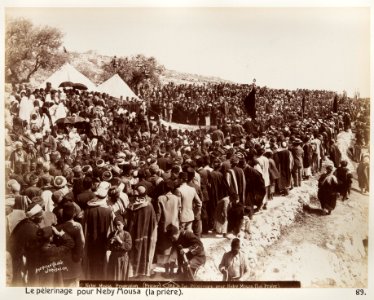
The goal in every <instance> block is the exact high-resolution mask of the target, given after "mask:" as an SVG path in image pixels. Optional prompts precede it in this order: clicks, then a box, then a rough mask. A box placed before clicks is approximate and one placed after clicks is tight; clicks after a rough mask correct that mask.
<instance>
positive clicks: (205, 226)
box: [196, 156, 213, 233]
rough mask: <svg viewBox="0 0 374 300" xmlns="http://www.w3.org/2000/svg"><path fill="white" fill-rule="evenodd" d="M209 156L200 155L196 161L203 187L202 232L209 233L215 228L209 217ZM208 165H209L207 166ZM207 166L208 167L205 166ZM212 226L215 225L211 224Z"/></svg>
mask: <svg viewBox="0 0 374 300" xmlns="http://www.w3.org/2000/svg"><path fill="white" fill-rule="evenodd" d="M208 162H209V161H208V157H206V156H205V157H199V158H198V159H197V161H196V163H197V167H198V170H197V172H198V173H199V175H200V187H201V193H202V197H201V199H202V200H201V201H202V207H201V222H202V232H203V233H207V232H208V230H209V229H211V228H213V227H210V226H209V217H208V205H209V173H210V172H211V171H210V167H209V166H208ZM206 166H207V167H206ZM204 167H206V168H204ZM211 226H213V225H212V224H211Z"/></svg>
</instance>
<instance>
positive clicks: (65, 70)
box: [39, 63, 97, 91]
mask: <svg viewBox="0 0 374 300" xmlns="http://www.w3.org/2000/svg"><path fill="white" fill-rule="evenodd" d="M64 81H71V82H74V83H82V84H84V85H85V86H86V87H87V88H88V90H89V91H96V90H97V88H96V86H95V84H94V83H93V82H92V81H91V80H89V79H88V78H87V77H86V76H84V75H83V74H82V73H81V72H79V71H78V70H77V69H76V68H74V67H73V66H72V65H71V64H69V63H66V64H64V65H63V66H62V67H61V68H60V69H58V70H57V71H56V72H54V73H53V74H52V75H51V76H50V77H49V78H48V79H47V80H45V81H44V82H43V83H42V84H41V85H40V86H39V88H45V87H46V83H47V82H50V83H51V84H52V87H53V88H55V89H57V88H58V86H59V85H60V84H61V83H62V82H64Z"/></svg>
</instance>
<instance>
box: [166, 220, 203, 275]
mask: <svg viewBox="0 0 374 300" xmlns="http://www.w3.org/2000/svg"><path fill="white" fill-rule="evenodd" d="M167 232H168V234H169V236H171V239H172V241H173V247H174V249H175V250H176V251H177V255H178V266H179V267H178V271H179V273H181V275H182V277H183V279H186V280H194V276H195V274H196V271H197V269H198V268H199V267H200V266H202V265H203V264H205V261H206V257H205V252H204V246H203V243H202V242H201V240H200V239H199V238H198V237H197V236H196V235H195V234H194V233H193V232H191V231H187V230H182V231H180V230H179V229H178V228H177V227H175V226H173V225H169V226H168V228H167Z"/></svg>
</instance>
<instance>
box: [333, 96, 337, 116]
mask: <svg viewBox="0 0 374 300" xmlns="http://www.w3.org/2000/svg"><path fill="white" fill-rule="evenodd" d="M332 111H333V112H334V113H338V95H335V97H334V101H333V103H332Z"/></svg>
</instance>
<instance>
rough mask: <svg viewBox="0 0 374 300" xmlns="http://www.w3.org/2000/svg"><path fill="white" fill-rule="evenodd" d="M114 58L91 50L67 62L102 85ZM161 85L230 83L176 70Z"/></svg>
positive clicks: (42, 74) (37, 79) (40, 76)
mask: <svg viewBox="0 0 374 300" xmlns="http://www.w3.org/2000/svg"><path fill="white" fill-rule="evenodd" d="M111 60H112V57H110V56H106V55H101V54H98V53H97V52H96V51H93V50H90V51H87V52H84V53H78V52H69V53H68V54H67V61H68V62H69V63H70V64H71V65H73V66H74V67H75V68H77V70H78V71H80V72H81V73H83V74H84V75H86V76H87V77H88V78H89V79H91V81H92V82H94V83H95V84H100V83H101V80H100V78H101V76H100V75H101V68H102V66H103V65H104V64H106V63H108V62H110V61H111ZM51 74H53V71H49V72H48V71H44V70H41V71H38V72H37V73H36V74H35V75H34V76H33V78H32V79H31V81H30V84H31V85H32V86H34V87H36V86H38V85H40V84H41V83H42V82H43V81H44V80H45V79H47V78H48V77H49V76H50V75H51ZM160 81H161V84H163V85H164V84H167V83H169V82H174V83H175V84H204V83H220V82H230V81H228V80H224V79H221V78H219V77H209V76H202V75H197V74H190V73H184V72H179V71H175V70H167V69H165V71H164V72H163V74H162V75H161V76H160Z"/></svg>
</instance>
